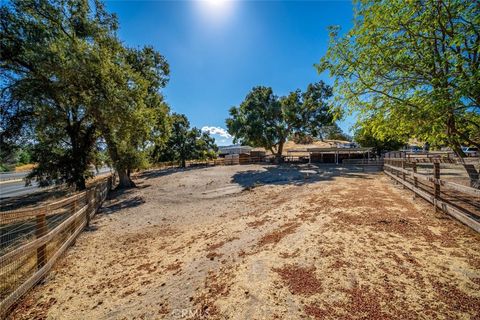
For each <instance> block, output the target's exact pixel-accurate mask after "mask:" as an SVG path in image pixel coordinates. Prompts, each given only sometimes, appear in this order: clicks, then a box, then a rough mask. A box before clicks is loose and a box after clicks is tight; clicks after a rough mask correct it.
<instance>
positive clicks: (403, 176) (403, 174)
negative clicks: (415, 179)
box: [402, 159, 407, 181]
mask: <svg viewBox="0 0 480 320" xmlns="http://www.w3.org/2000/svg"><path fill="white" fill-rule="evenodd" d="M406 161H407V159H404V160H402V170H405V162H406ZM402 180H403V181H405V180H406V179H405V171H402Z"/></svg>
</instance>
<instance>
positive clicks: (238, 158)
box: [150, 154, 274, 170]
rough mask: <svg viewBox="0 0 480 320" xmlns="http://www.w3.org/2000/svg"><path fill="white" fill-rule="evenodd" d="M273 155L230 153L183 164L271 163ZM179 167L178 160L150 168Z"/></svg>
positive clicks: (195, 165)
mask: <svg viewBox="0 0 480 320" xmlns="http://www.w3.org/2000/svg"><path fill="white" fill-rule="evenodd" d="M273 159H274V156H263V157H256V156H254V157H252V156H246V155H243V154H241V155H238V154H237V155H230V156H226V157H225V158H217V159H212V160H188V161H186V162H185V166H186V167H187V168H188V167H210V166H228V165H238V164H255V163H271V162H273ZM175 168H179V163H178V161H170V162H160V163H156V164H155V165H153V166H152V167H151V168H150V169H161V170H163V169H175Z"/></svg>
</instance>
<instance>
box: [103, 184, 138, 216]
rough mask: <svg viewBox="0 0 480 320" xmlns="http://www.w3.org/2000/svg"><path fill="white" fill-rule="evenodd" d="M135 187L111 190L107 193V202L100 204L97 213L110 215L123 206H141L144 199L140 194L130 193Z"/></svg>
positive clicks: (123, 207)
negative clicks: (133, 194)
mask: <svg viewBox="0 0 480 320" xmlns="http://www.w3.org/2000/svg"><path fill="white" fill-rule="evenodd" d="M135 189H136V188H131V189H118V190H112V191H111V192H109V194H108V197H107V202H105V203H104V204H103V205H102V207H101V208H100V210H99V211H98V213H99V214H106V215H110V214H113V213H116V212H117V211H120V210H122V209H125V208H134V207H138V206H141V205H142V204H144V203H145V200H144V199H143V198H142V197H141V196H138V195H136V196H132V195H131V193H133V192H134V191H135Z"/></svg>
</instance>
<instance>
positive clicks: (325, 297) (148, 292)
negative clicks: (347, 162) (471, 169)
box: [11, 165, 480, 319]
mask: <svg viewBox="0 0 480 320" xmlns="http://www.w3.org/2000/svg"><path fill="white" fill-rule="evenodd" d="M136 182H137V184H138V186H139V187H138V188H137V189H131V190H129V191H126V192H123V193H117V194H115V193H114V194H113V195H112V196H111V197H110V200H107V202H106V204H105V205H104V206H103V208H102V209H101V211H100V214H99V215H97V217H96V218H95V219H94V220H93V221H92V226H93V227H94V228H95V231H93V232H88V233H84V234H82V235H81V236H80V237H79V238H78V239H77V242H76V244H75V245H74V246H73V247H72V248H71V249H69V250H68V251H67V254H66V256H65V257H64V258H63V259H62V260H61V262H60V263H59V264H58V265H57V266H56V267H54V271H53V272H52V273H50V274H49V275H48V276H47V278H46V279H45V281H44V283H43V284H42V285H40V286H37V287H36V288H35V289H34V290H32V291H31V292H30V293H28V294H27V295H26V297H25V298H24V299H23V300H22V301H21V302H20V303H19V305H18V306H17V307H16V308H15V309H14V311H13V313H12V314H11V318H15V319H22V318H23V319H30V318H33V317H38V318H43V317H51V318H68V317H69V316H71V315H73V314H82V317H84V318H93V319H106V318H109V319H111V318H113V319H117V318H118V319H121V318H145V319H157V318H165V319H182V318H197V319H201V318H206V319H225V318H229V319H262V318H268V319H298V318H304V317H310V318H314V319H338V318H344V319H350V318H369V319H389V318H397V319H398V318H401V319H417V318H465V319H468V318H475V317H478V316H479V310H478V305H479V303H480V248H479V247H478V242H479V240H480V235H479V234H478V233H476V232H475V231H473V230H472V229H470V228H468V227H466V226H464V225H463V224H461V223H459V222H457V221H455V220H453V219H450V218H448V216H447V215H445V214H443V213H441V212H435V210H434V209H433V206H432V205H431V204H428V203H427V202H425V201H423V200H420V199H413V197H412V193H411V192H410V191H408V190H405V189H403V188H402V187H401V185H398V186H397V185H394V184H393V183H391V181H390V179H389V178H388V177H387V176H385V175H383V174H382V173H365V172H363V170H360V169H358V168H355V167H351V168H347V167H339V166H331V167H328V166H312V165H310V166H309V165H298V166H291V165H285V166H273V165H244V166H218V167H209V168H191V169H185V170H175V169H169V170H162V171H149V172H145V173H143V174H141V175H140V176H139V177H138V179H137V181H136Z"/></svg>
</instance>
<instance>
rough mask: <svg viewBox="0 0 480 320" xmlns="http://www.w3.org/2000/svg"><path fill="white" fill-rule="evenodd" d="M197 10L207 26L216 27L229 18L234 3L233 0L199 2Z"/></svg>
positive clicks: (200, 0) (203, 0) (202, 0)
mask: <svg viewBox="0 0 480 320" xmlns="http://www.w3.org/2000/svg"><path fill="white" fill-rule="evenodd" d="M196 3H197V4H199V9H200V11H201V12H202V16H204V17H205V19H206V20H207V21H208V24H210V25H211V24H214V25H218V24H219V23H222V24H223V22H225V21H226V20H228V19H229V18H230V17H231V14H232V13H233V11H234V10H233V7H234V6H235V1H233V0H199V1H196Z"/></svg>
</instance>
